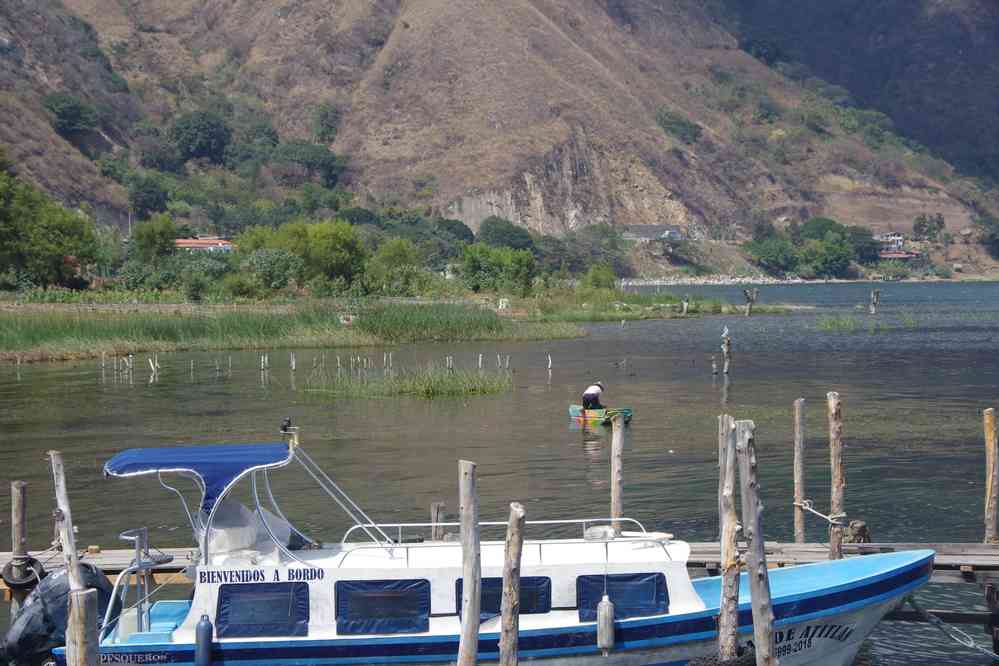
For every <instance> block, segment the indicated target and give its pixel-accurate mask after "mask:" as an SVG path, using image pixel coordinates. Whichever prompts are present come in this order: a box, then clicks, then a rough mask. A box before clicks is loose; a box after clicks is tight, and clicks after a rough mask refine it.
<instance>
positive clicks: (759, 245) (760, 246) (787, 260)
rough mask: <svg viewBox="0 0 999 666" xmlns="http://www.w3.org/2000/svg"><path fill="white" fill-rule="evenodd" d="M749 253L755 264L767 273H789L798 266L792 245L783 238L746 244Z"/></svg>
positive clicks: (770, 238)
mask: <svg viewBox="0 0 999 666" xmlns="http://www.w3.org/2000/svg"><path fill="white" fill-rule="evenodd" d="M747 249H749V251H750V252H751V253H752V255H753V257H754V258H755V259H756V261H757V263H759V264H760V265H761V266H763V267H764V268H765V269H767V270H768V271H773V272H777V273H790V272H792V271H793V270H794V269H795V268H797V266H798V256H797V254H795V251H794V245H792V244H791V241H790V240H788V239H787V238H784V237H783V236H778V235H775V236H771V237H769V238H766V239H764V240H761V241H754V242H752V243H750V244H748V248H747Z"/></svg>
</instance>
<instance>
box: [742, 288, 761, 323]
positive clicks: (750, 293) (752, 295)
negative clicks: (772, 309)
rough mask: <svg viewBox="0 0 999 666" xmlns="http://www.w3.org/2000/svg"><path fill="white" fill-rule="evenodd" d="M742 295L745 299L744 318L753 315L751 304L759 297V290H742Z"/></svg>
mask: <svg viewBox="0 0 999 666" xmlns="http://www.w3.org/2000/svg"><path fill="white" fill-rule="evenodd" d="M742 294H743V295H744V296H745V297H746V316H747V317H748V316H750V315H751V314H753V304H754V303H756V299H757V298H759V297H760V290H759V289H743V290H742Z"/></svg>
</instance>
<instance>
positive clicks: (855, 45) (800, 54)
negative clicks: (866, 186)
mask: <svg viewBox="0 0 999 666" xmlns="http://www.w3.org/2000/svg"><path fill="white" fill-rule="evenodd" d="M728 4H729V5H730V6H731V7H732V9H733V10H734V11H735V12H736V13H737V15H738V18H739V21H740V24H741V26H742V31H743V37H744V40H745V41H756V42H769V43H771V44H774V45H776V46H777V47H778V49H779V51H780V52H782V53H781V55H782V56H783V57H786V58H790V59H794V60H797V61H799V62H802V63H805V64H806V65H808V66H809V67H810V68H811V69H812V70H813V71H814V72H816V73H817V74H818V75H819V76H821V77H823V78H824V79H827V80H829V81H832V82H834V83H838V84H840V85H842V86H845V87H846V88H847V89H849V90H850V92H851V93H852V94H853V95H854V96H855V97H856V98H857V99H858V100H859V101H860V102H861V103H863V104H864V105H866V106H870V107H874V108H877V109H880V110H882V111H884V112H885V113H887V114H888V115H890V116H891V117H892V119H893V120H894V121H895V123H896V124H897V125H898V127H899V128H901V129H902V130H903V131H904V132H906V133H907V134H909V135H911V136H913V137H914V138H916V139H918V140H919V141H921V142H923V143H925V144H926V145H928V146H931V147H932V148H934V149H935V150H937V151H939V152H940V154H941V155H943V156H945V157H946V158H948V159H950V160H951V161H953V162H955V163H956V164H958V165H960V166H961V167H963V168H965V169H968V170H971V171H974V172H976V173H983V174H988V175H990V176H991V177H993V178H999V4H997V3H996V2H993V1H991V0H883V1H881V2H871V1H870V0H837V1H836V2H829V1H828V0H729V3H728Z"/></svg>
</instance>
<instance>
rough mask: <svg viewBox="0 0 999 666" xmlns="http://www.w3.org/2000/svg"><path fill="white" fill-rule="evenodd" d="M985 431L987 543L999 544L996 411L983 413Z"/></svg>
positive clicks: (998, 464)
mask: <svg viewBox="0 0 999 666" xmlns="http://www.w3.org/2000/svg"><path fill="white" fill-rule="evenodd" d="M982 426H983V428H984V430H985V543H997V542H999V449H997V443H996V410H995V409H992V408H989V409H986V410H985V411H984V412H982Z"/></svg>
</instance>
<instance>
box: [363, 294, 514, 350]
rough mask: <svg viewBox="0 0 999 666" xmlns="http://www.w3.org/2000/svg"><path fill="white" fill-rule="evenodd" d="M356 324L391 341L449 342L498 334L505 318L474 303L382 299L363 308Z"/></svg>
mask: <svg viewBox="0 0 999 666" xmlns="http://www.w3.org/2000/svg"><path fill="white" fill-rule="evenodd" d="M355 325H356V326H357V327H358V328H359V329H360V330H362V331H365V332H366V333H370V334H371V335H374V336H377V337H378V338H380V339H382V340H386V341H388V342H415V341H421V340H435V341H441V342H449V341H453V340H473V339H474V340H479V339H483V338H485V339H490V338H493V337H496V336H498V335H500V334H501V333H502V332H503V330H504V328H505V326H506V322H504V320H503V319H501V318H500V316H499V315H497V314H496V313H495V312H493V311H492V310H486V309H484V308H480V307H476V306H472V305H461V304H451V303H428V304H395V303H379V304H376V305H373V306H371V307H368V308H365V309H363V310H361V312H360V313H359V314H358V317H357V321H356V324H355Z"/></svg>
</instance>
